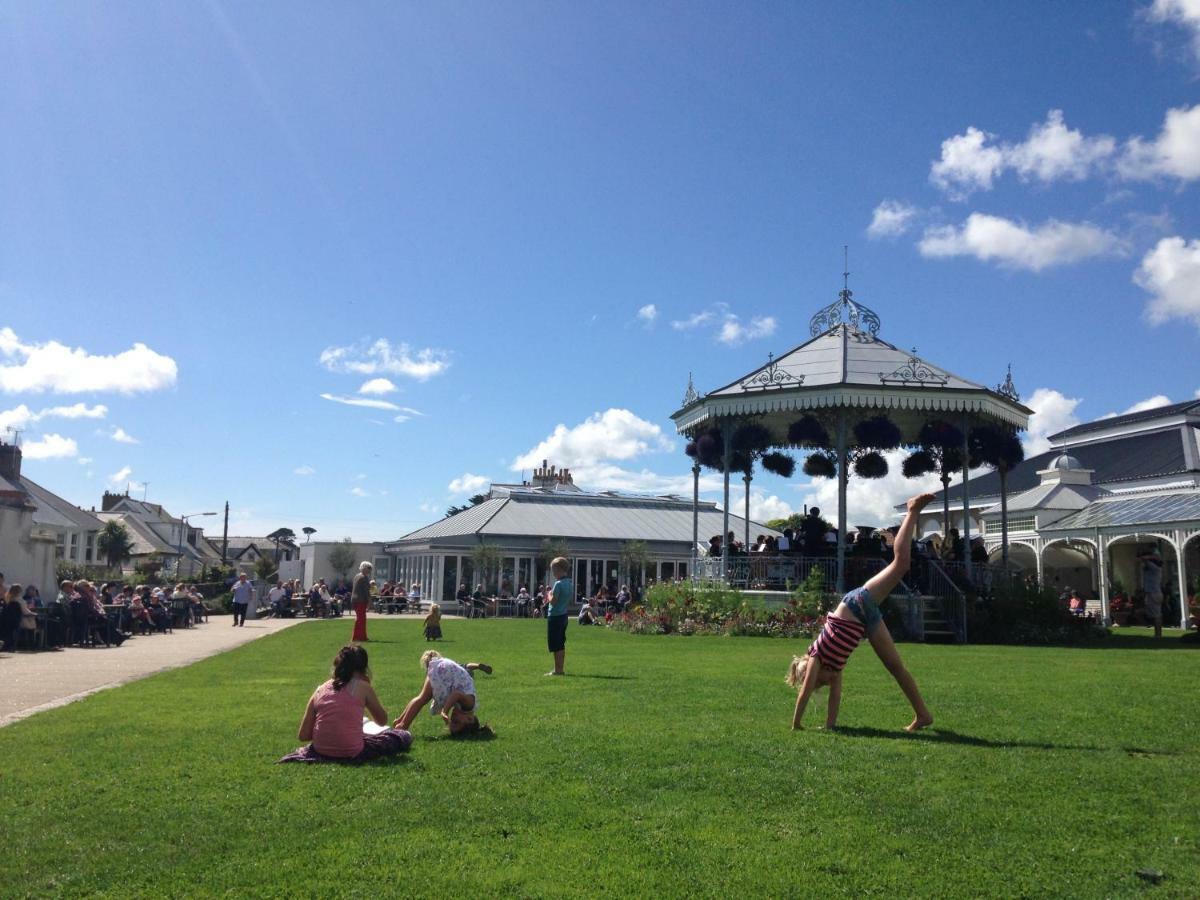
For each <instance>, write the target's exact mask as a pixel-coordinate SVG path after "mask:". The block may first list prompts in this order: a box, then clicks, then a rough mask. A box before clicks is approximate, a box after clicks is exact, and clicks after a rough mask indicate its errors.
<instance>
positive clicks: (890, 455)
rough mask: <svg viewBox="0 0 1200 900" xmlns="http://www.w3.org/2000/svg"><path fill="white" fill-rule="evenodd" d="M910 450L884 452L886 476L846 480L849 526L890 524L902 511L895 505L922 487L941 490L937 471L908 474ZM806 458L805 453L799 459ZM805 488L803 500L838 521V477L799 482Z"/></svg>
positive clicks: (928, 489)
mask: <svg viewBox="0 0 1200 900" xmlns="http://www.w3.org/2000/svg"><path fill="white" fill-rule="evenodd" d="M909 452H910V451H908V450H903V449H900V450H887V451H885V452H884V454H883V456H884V458H885V459H886V460H887V462H888V473H887V475H885V476H884V477H883V478H858V477H856V476H855V475H854V474H853V473H851V475H850V479H849V480H848V481H847V483H846V518H847V519H848V520H849V525H850V527H854V526H856V525H875V526H884V525H891V524H894V523H895V522H897V521H899V519H900V514H899V513H897V512H896V510H895V508H894V507H895V506H896V505H897V504H899V503H903V502H904V501H905V500H907V499H908V498H909V497H911V496H913V495H914V494H919V493H921V492H922V491H939V490H941V488H942V483H941V481H939V480H938V477H937V475H923V476H921V477H920V478H905V477H904V473H903V471H902V469H901V466H902V465H903V463H904V459H905V457H907V456H908V454H909ZM802 462H803V455H801V457H800V458H798V459H797V463H802ZM798 487H799V489H800V490H801V491H802V492H803V493H802V497H803V502H804V503H805V504H807V505H808V506H810V507H812V506H819V507H820V508H821V515H822V517H824V519H825V520H826V521H827V522H830V523H833V524H835V525H836V524H837V517H838V496H837V492H838V484H837V479H836V478H814V479H813V480H812V481H811V482H810V483H809V484H807V485H798Z"/></svg>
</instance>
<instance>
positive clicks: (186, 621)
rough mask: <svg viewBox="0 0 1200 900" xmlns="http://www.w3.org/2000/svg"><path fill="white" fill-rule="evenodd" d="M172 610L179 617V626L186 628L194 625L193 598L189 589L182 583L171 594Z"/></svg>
mask: <svg viewBox="0 0 1200 900" xmlns="http://www.w3.org/2000/svg"><path fill="white" fill-rule="evenodd" d="M171 610H172V613H173V614H176V615H178V616H179V624H180V625H183V626H184V627H185V628H186V627H187V626H188V625H191V624H192V598H191V597H189V596H188V592H187V587H186V586H185V585H184V583H183V582H182V581H181V582H179V584H177V585H175V590H173V591H172V592H171Z"/></svg>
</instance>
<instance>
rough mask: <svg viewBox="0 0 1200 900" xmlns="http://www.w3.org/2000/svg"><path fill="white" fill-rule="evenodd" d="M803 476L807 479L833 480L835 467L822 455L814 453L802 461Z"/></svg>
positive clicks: (831, 461) (835, 471) (827, 457)
mask: <svg viewBox="0 0 1200 900" xmlns="http://www.w3.org/2000/svg"><path fill="white" fill-rule="evenodd" d="M804 474H805V475H807V476H808V477H809V478H833V477H834V476H835V475H836V474H837V466H836V465H834V462H833V460H832V459H830V458H829V456H827V455H826V454H824V453H814V454H813V455H812V456H810V457H809V458H808V459H806V460H805V461H804Z"/></svg>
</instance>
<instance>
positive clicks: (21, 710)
mask: <svg viewBox="0 0 1200 900" xmlns="http://www.w3.org/2000/svg"><path fill="white" fill-rule="evenodd" d="M307 621H309V620H308V619H255V620H253V621H250V622H247V623H246V625H245V627H242V628H234V627H233V624H232V620H231V619H230V617H229V616H213V618H212V619H211V620H210V621H208V622H205V623H204V624H203V625H198V626H196V627H195V628H179V629H176V630H175V631H174V632H172V633H171V634H154V635H147V636H145V637H135V638H130V639H129V640H127V641H126V642H125V643H124V645H123V646H121V647H90V648H89V647H68V648H66V649H65V650H44V651H42V652H40V653H27V652H21V653H16V654H13V653H0V727H3V726H5V725H9V724H11V723H12V722H16V721H17V720H18V719H24V718H25V717H26V716H31V715H33V714H34V713H36V712H41V711H42V710H44V709H53V708H54V707H56V706H63V705H64V704H67V703H70V702H72V701H73V700H79V699H81V698H83V697H86V696H88V695H89V694H94V693H96V691H102V690H104V689H105V688H111V687H116V686H118V685H121V684H125V683H127V682H130V681H136V680H137V679H139V678H145V677H146V676H147V675H153V674H154V673H155V672H162V671H164V670H166V669H174V668H176V667H178V666H186V665H188V664H189V663H194V662H196V661H197V660H201V659H204V658H205V657H208V656H215V655H216V654H218V653H223V652H224V651H226V650H230V649H232V648H234V647H240V646H241V645H242V644H247V643H249V642H250V641H253V640H255V639H256V638H260V637H265V636H266V635H268V634H274V633H275V632H277V631H282V630H283V629H285V628H290V627H292V626H293V625H298V624H301V623H303V622H307ZM346 636H347V637H349V631H347V635H346Z"/></svg>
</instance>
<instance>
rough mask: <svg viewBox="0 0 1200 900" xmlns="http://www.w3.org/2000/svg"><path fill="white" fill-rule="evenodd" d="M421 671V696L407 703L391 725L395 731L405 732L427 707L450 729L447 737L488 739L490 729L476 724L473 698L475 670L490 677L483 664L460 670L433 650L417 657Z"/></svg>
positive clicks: (452, 662)
mask: <svg viewBox="0 0 1200 900" xmlns="http://www.w3.org/2000/svg"><path fill="white" fill-rule="evenodd" d="M421 668H423V669H424V670H425V684H423V685H422V686H421V693H419V694H417V696H415V697H413V698H412V699H411V700H409V701H408V706H406V707H404V712H403V713H401V714H400V718H398V719H397V720H396V722H395V727H396V728H400V729H404V730H407V729H408V728H410V727H411V726H412V723H413V721H414V720H415V719H416V718H417V715H418V714H419V713H420V712H421V707H422V706H424V705H425V704H426V703H429V711H430V713H432V714H433V715H435V716H437V715H440V716H441V717H442V721H444V722H445V723H446V726H447V727H448V728H449V729H450V736H451V737H470V736H476V735H478V736H490V735H491V734H492V729H491V728H489V727H488V726H487V725H481V724H479V717H478V716H477V715H476V708H477V705H478V702H477V700H476V697H475V678H474V675H475V670H476V669H479V670H482V671H484V672H486V673H487V674H489V675H491V674H492V667H491V666H489V665H488V664H487V663H467V664H466V665H465V666H461V665H459V664H458V663H456V662H455V661H454V660H452V659H446V657H444V656H442V654H440V653H438V652H437V651H436V650H426V651H425V652H424V653H422V654H421Z"/></svg>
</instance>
